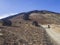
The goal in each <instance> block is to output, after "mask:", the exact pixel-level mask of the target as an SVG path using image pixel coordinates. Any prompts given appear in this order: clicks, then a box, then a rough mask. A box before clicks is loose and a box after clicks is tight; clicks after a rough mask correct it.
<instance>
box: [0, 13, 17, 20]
mask: <svg viewBox="0 0 60 45" xmlns="http://www.w3.org/2000/svg"><path fill="white" fill-rule="evenodd" d="M15 14H17V13H10V14H2V15H1V16H0V19H2V18H5V17H8V16H12V15H15Z"/></svg>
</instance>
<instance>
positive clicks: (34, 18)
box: [0, 10, 60, 45]
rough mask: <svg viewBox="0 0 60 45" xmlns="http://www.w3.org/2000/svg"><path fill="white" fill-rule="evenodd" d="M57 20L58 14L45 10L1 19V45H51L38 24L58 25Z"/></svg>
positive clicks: (59, 22) (59, 15)
mask: <svg viewBox="0 0 60 45" xmlns="http://www.w3.org/2000/svg"><path fill="white" fill-rule="evenodd" d="M59 20H60V14H59V13H55V12H50V11H46V10H42V11H38V10H35V11H30V12H24V13H19V14H16V15H14V16H10V17H7V18H4V19H1V22H2V26H0V29H1V31H0V32H1V33H2V34H3V35H1V36H0V38H2V39H1V40H2V43H1V45H4V44H5V45H20V44H21V45H53V44H52V42H51V41H50V39H49V37H48V34H47V33H46V31H45V29H44V28H43V27H41V25H40V24H60V21H59ZM0 42H1V41H0Z"/></svg>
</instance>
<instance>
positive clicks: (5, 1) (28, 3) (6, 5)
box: [0, 0, 60, 18]
mask: <svg viewBox="0 0 60 45" xmlns="http://www.w3.org/2000/svg"><path fill="white" fill-rule="evenodd" d="M32 10H48V11H54V12H59V13H60V0H0V18H4V17H7V16H10V15H14V14H17V13H21V12H28V11H32Z"/></svg>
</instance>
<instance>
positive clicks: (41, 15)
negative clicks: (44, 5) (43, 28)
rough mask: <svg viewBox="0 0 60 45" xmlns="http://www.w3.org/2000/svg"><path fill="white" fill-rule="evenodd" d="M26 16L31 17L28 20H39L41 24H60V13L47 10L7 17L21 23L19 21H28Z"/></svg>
mask: <svg viewBox="0 0 60 45" xmlns="http://www.w3.org/2000/svg"><path fill="white" fill-rule="evenodd" d="M24 18H27V19H28V18H29V19H30V20H29V19H28V22H29V21H30V22H31V21H37V22H38V23H40V24H60V21H59V20H60V14H59V13H55V12H50V11H46V10H41V11H38V10H35V11H30V12H24V13H20V14H16V15H15V16H11V17H8V18H6V19H10V20H11V21H12V22H13V23H17V24H18V25H19V22H20V23H25V22H26V20H24Z"/></svg>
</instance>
